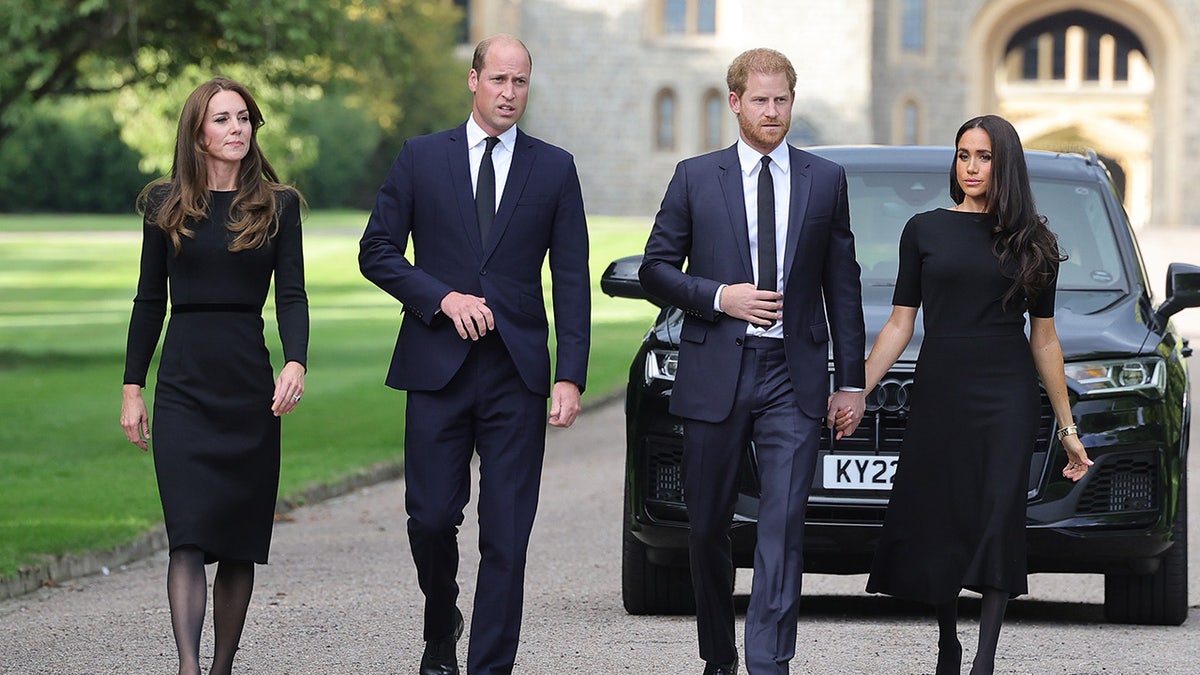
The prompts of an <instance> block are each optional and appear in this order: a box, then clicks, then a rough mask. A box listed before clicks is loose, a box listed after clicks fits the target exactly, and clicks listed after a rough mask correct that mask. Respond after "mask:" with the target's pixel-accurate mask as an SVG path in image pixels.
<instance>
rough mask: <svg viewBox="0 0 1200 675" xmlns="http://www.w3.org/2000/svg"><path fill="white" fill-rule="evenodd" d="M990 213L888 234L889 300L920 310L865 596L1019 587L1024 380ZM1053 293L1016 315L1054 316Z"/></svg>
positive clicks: (1034, 401)
mask: <svg viewBox="0 0 1200 675" xmlns="http://www.w3.org/2000/svg"><path fill="white" fill-rule="evenodd" d="M995 226H996V217H995V216H994V215H986V214H977V213H964V212H959V211H952V210H948V209H938V210H935V211H930V212H927V213H921V214H918V215H916V216H913V218H912V219H911V220H909V222H908V224H907V225H906V226H905V228H904V232H903V234H902V235H901V238H900V270H899V273H898V277H897V279H896V290H895V295H894V297H893V304H896V305H900V306H904V307H918V306H919V307H922V308H923V312H924V327H925V337H924V342H923V343H922V345H921V353H920V356H919V357H918V358H917V366H916V372H915V374H914V377H913V393H912V399H911V416H910V418H909V421H908V428H907V431H906V432H905V435H904V441H903V443H902V444H901V448H900V462H899V464H898V466H897V469H896V477H895V484H894V489H893V490H892V494H891V499H890V502H889V504H888V510H887V516H886V518H885V520H884V525H883V531H882V533H881V536H880V541H879V546H878V548H877V549H876V552H875V559H874V563H873V565H872V567H871V576H870V579H869V580H868V582H867V591H868V592H871V593H886V594H888V595H894V596H897V597H901V598H907V599H911V600H921V601H924V602H929V603H931V604H940V603H943V602H947V601H949V600H952V599H954V598H955V597H957V595H958V593H959V591H960V590H961V589H963V588H968V589H975V590H978V589H983V588H997V589H1001V590H1006V591H1008V592H1009V594H1010V595H1013V596H1016V595H1020V594H1023V593H1026V592H1027V591H1028V586H1027V581H1026V561H1025V502H1026V496H1025V495H1026V489H1027V481H1028V477H1029V462H1030V460H1031V455H1032V452H1033V449H1034V444H1035V443H1036V439H1037V429H1038V420H1039V408H1040V396H1041V395H1040V391H1039V388H1038V375H1037V370H1036V368H1035V366H1034V362H1033V355H1032V353H1031V351H1030V348H1029V340H1028V337H1027V336H1026V334H1025V313H1024V312H1022V311H1017V310H1008V309H1005V308H1004V307H1003V305H1002V302H1001V298H1002V296H1003V295H1004V293H1005V291H1006V290H1007V289H1008V288H1009V286H1011V285H1012V279H1011V278H1009V277H1006V276H1004V275H1003V274H1002V273H1001V270H1000V263H999V260H998V259H997V258H996V256H995V255H994V254H993V252H992V234H991V233H992V229H993V228H994V227H995ZM1054 295H1055V288H1054V284H1053V283H1051V284H1050V286H1049V287H1048V288H1047V289H1045V290H1044V291H1043V292H1042V293H1041V295H1040V296H1039V297H1038V298H1037V300H1036V302H1035V304H1034V306H1033V307H1032V309H1031V310H1030V312H1029V313H1030V314H1031V315H1032V316H1036V317H1051V316H1053V315H1054Z"/></svg>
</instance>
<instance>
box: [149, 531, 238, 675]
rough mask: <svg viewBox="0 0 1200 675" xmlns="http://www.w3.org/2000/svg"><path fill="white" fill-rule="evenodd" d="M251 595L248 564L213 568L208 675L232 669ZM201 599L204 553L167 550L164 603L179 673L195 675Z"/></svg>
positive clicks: (205, 589)
mask: <svg viewBox="0 0 1200 675" xmlns="http://www.w3.org/2000/svg"><path fill="white" fill-rule="evenodd" d="M253 591H254V563H250V562H240V561H228V560H225V561H222V562H220V563H218V564H217V577H216V579H215V580H214V582H213V629H214V630H213V632H214V642H215V646H214V649H213V663H212V669H211V670H210V671H209V673H211V674H213V675H225V674H226V673H230V672H231V671H232V670H233V655H234V654H235V653H236V652H237V648H238V642H239V641H241V638H242V628H243V626H245V624H246V610H247V608H248V607H249V606H250V595H251V593H252V592H253ZM207 599H208V580H207V578H206V577H205V573H204V552H203V551H201V550H200V549H198V548H194V547H190V546H187V547H182V548H177V549H175V550H174V551H172V552H171V562H170V564H169V565H168V566H167V601H168V604H169V605H170V607H171V628H172V630H173V631H174V632H175V646H176V648H177V649H178V650H179V673H180V675H200V633H201V631H202V629H203V627H204V609H205V603H206V602H207Z"/></svg>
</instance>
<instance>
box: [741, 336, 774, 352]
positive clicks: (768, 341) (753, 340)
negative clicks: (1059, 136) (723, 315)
mask: <svg viewBox="0 0 1200 675" xmlns="http://www.w3.org/2000/svg"><path fill="white" fill-rule="evenodd" d="M742 346H743V347H745V348H746V349H783V338H769V337H763V336H761V335H747V336H746V337H744V338H742Z"/></svg>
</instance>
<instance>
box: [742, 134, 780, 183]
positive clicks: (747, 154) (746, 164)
mask: <svg viewBox="0 0 1200 675" xmlns="http://www.w3.org/2000/svg"><path fill="white" fill-rule="evenodd" d="M737 153H738V164H740V165H741V167H742V173H744V174H746V175H747V176H749V175H750V174H751V173H752V172H753V171H754V167H755V165H756V164H758V163H759V162H761V161H762V158H763V156H762V153H761V152H759V151H757V150H755V149H754V148H752V147H750V146H749V145H747V144H746V141H744V140H742V139H741V138H740V137H739V138H738V142H737ZM768 156H769V157H770V158H771V161H772V162H775V164H776V165H778V166H779V170H780V171H782V172H783V173H784V175H787V173H788V170H789V169H790V168H791V153H790V152H789V151H788V144H787V143H780V144H779V145H777V146H775V149H774V150H772V151H771V152H770V154H769V155H768Z"/></svg>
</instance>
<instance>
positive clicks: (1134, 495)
mask: <svg viewBox="0 0 1200 675" xmlns="http://www.w3.org/2000/svg"><path fill="white" fill-rule="evenodd" d="M1105 459H1106V460H1107V461H1104V462H1101V463H1100V464H1099V466H1098V467H1097V469H1099V470H1098V471H1097V472H1096V475H1095V476H1094V477H1093V478H1092V479H1091V480H1090V481H1088V484H1087V487H1086V489H1085V490H1084V491H1083V495H1082V496H1081V497H1080V498H1079V503H1078V505H1077V506H1076V507H1075V512H1076V513H1078V514H1080V515H1093V514H1098V513H1132V512H1137V511H1154V510H1157V509H1158V504H1159V495H1158V493H1159V488H1158V484H1159V481H1158V453H1155V452H1138V453H1125V454H1121V455H1116V456H1113V457H1112V458H1105Z"/></svg>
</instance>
